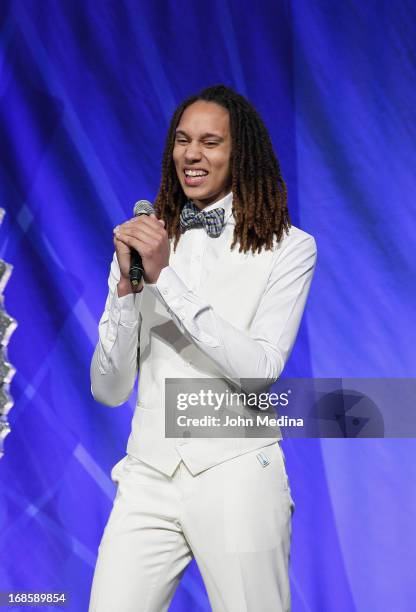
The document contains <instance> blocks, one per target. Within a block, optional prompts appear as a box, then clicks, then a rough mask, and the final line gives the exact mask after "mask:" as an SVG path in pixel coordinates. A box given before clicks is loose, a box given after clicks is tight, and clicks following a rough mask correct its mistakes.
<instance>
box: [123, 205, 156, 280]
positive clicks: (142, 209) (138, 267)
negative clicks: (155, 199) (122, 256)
mask: <svg viewBox="0 0 416 612" xmlns="http://www.w3.org/2000/svg"><path fill="white" fill-rule="evenodd" d="M154 212H155V211H154V209H153V206H152V205H151V203H150V202H148V200H139V201H138V202H136V204H135V205H134V208H133V213H134V216H135V217H138V216H140V215H151V214H153V213H154ZM143 272H144V270H143V262H142V258H141V256H140V253H138V252H137V251H136V249H131V260H130V271H129V276H130V282H131V284H132V286H133V287H138V286H139V285H140V282H141V280H142V277H143Z"/></svg>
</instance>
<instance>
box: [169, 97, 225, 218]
mask: <svg viewBox="0 0 416 612" xmlns="http://www.w3.org/2000/svg"><path fill="white" fill-rule="evenodd" d="M230 158H231V133H230V116H229V113H228V111H227V109H225V108H223V107H222V106H220V105H219V104H216V103H215V102H206V101H205V100H198V101H197V102H194V103H193V104H191V105H190V106H188V107H187V108H186V109H185V110H184V112H183V113H182V117H181V119H180V121H179V124H178V127H177V128H176V136H175V145H174V149H173V161H174V163H175V167H176V173H177V175H178V179H179V182H180V184H181V186H182V189H183V191H184V193H185V195H186V197H187V198H189V199H190V200H192V201H193V202H194V203H195V204H196V206H198V208H200V209H203V208H204V207H205V206H208V205H209V204H213V203H214V202H217V201H218V200H220V199H221V198H223V197H224V196H226V195H227V193H229V192H230V191H231V165H230Z"/></svg>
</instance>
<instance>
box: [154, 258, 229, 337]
mask: <svg viewBox="0 0 416 612" xmlns="http://www.w3.org/2000/svg"><path fill="white" fill-rule="evenodd" d="M147 287H148V288H149V290H150V291H151V292H152V293H153V294H154V295H155V296H156V298H157V299H158V300H159V302H161V304H162V305H163V306H164V307H165V308H167V310H168V313H169V314H170V316H171V318H172V319H173V321H174V323H176V325H177V326H178V328H179V329H180V330H181V331H184V332H187V333H188V334H190V336H191V337H192V338H193V339H194V340H196V341H197V342H200V343H202V344H203V345H208V346H211V347H216V346H219V345H220V344H221V341H220V339H219V335H218V330H217V325H216V320H215V315H214V313H213V310H212V308H211V306H210V305H209V304H208V303H207V302H206V301H205V300H204V299H202V298H201V297H199V296H198V295H196V294H195V293H193V292H192V291H191V290H190V289H188V287H187V286H186V285H185V283H184V282H183V280H182V279H181V278H180V277H179V276H178V274H177V273H176V272H175V270H173V268H171V267H170V266H166V267H165V268H163V269H162V271H161V272H160V274H159V278H158V279H157V281H156V283H154V284H148V285H147Z"/></svg>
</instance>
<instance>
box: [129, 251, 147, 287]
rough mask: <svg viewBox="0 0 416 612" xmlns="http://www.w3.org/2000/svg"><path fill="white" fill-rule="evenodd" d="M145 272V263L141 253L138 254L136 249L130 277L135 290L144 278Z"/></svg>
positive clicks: (132, 256)
mask: <svg viewBox="0 0 416 612" xmlns="http://www.w3.org/2000/svg"><path fill="white" fill-rule="evenodd" d="M143 272H144V270H143V262H142V258H141V256H140V253H138V252H137V251H136V249H132V250H131V260H130V272H129V276H130V282H131V284H132V286H133V287H134V288H136V287H138V286H139V285H140V282H141V280H142V277H143Z"/></svg>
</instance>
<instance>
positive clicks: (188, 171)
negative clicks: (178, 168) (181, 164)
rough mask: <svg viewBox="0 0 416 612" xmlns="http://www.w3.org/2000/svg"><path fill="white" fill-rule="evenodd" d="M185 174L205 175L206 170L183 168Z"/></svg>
mask: <svg viewBox="0 0 416 612" xmlns="http://www.w3.org/2000/svg"><path fill="white" fill-rule="evenodd" d="M185 174H186V176H205V175H206V174H208V172H205V170H185Z"/></svg>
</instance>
